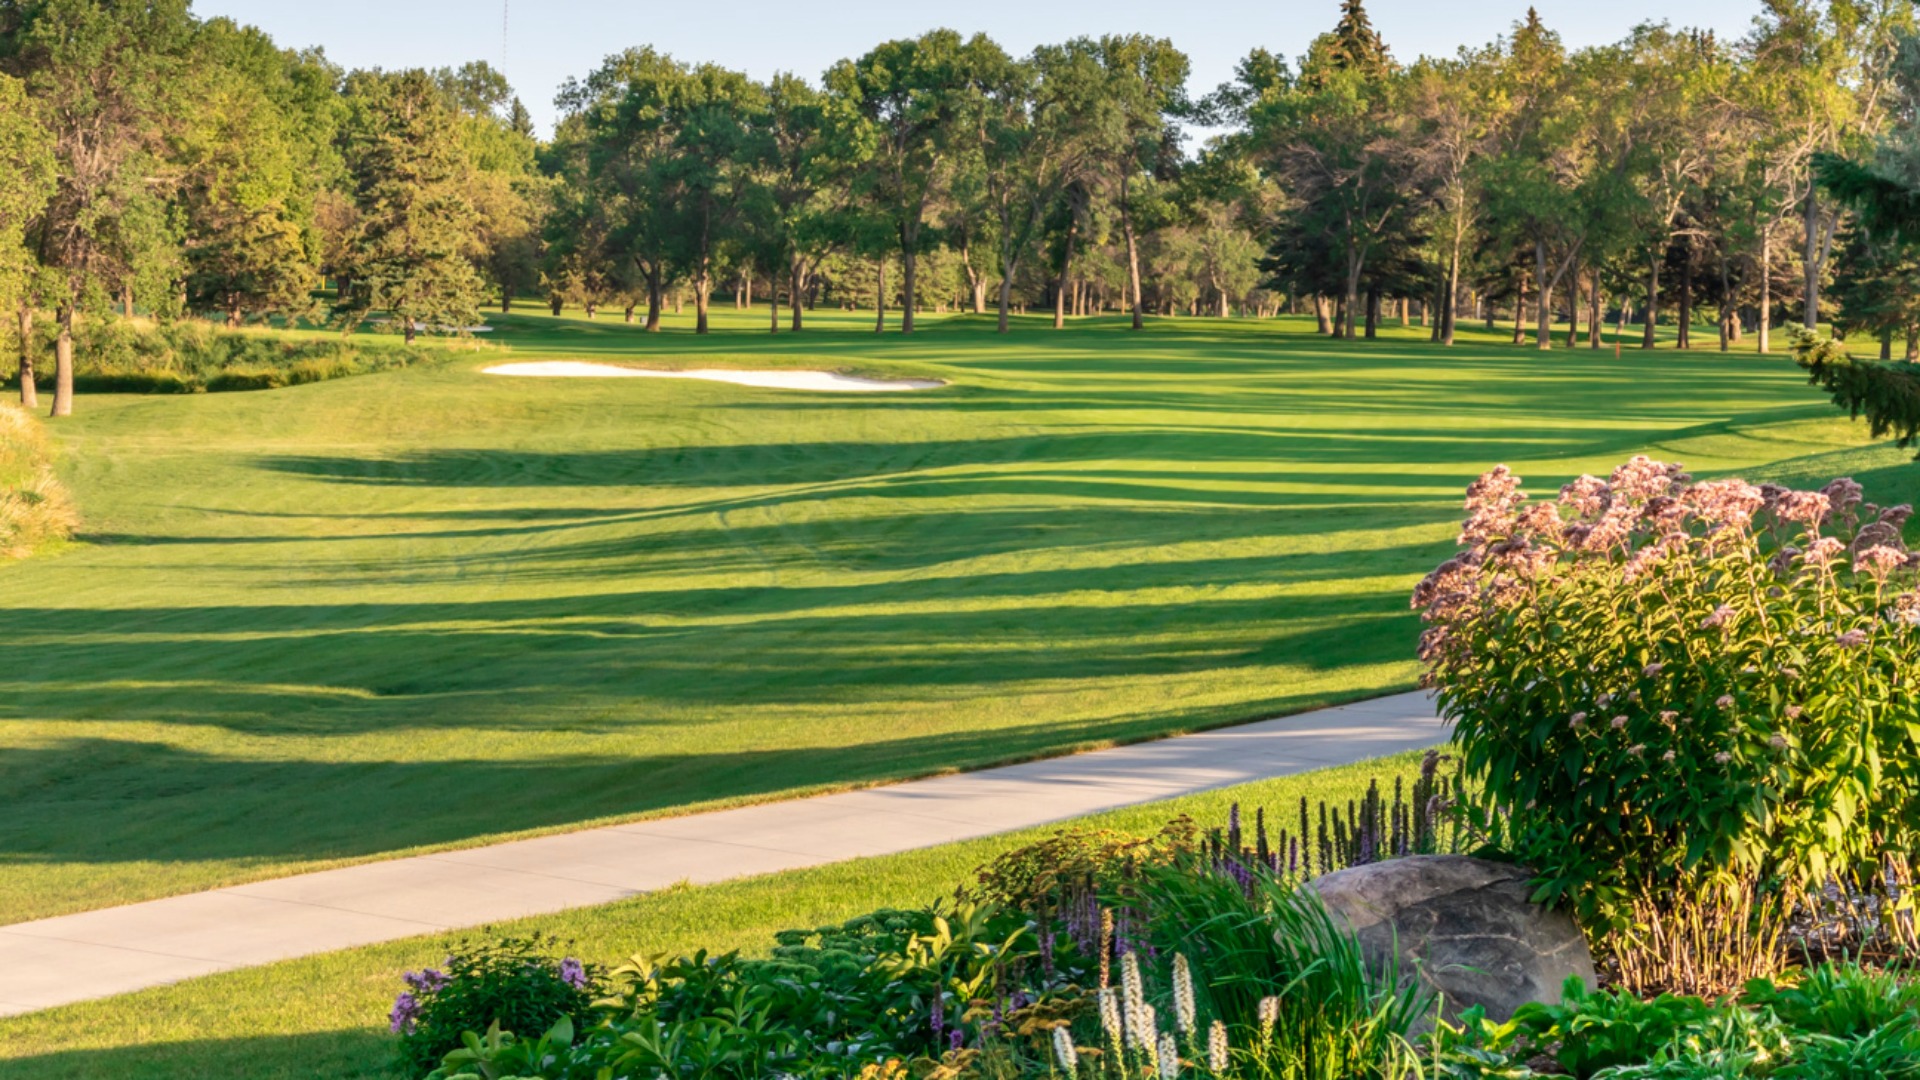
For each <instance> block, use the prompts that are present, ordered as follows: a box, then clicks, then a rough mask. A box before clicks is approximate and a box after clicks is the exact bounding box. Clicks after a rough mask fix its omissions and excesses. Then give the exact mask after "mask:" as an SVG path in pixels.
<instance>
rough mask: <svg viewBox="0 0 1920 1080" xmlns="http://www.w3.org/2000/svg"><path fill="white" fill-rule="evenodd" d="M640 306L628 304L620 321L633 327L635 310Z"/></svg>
mask: <svg viewBox="0 0 1920 1080" xmlns="http://www.w3.org/2000/svg"><path fill="white" fill-rule="evenodd" d="M639 306H640V305H638V304H628V305H627V307H626V310H625V311H622V312H621V313H620V321H621V322H623V323H626V324H627V325H628V326H632V325H633V312H634V309H636V308H638V307H639Z"/></svg>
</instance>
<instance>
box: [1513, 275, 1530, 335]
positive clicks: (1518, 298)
mask: <svg viewBox="0 0 1920 1080" xmlns="http://www.w3.org/2000/svg"><path fill="white" fill-rule="evenodd" d="M1513 343H1514V344H1515V345H1525V344H1526V343H1527V276H1526V275H1525V274H1522V275H1520V285H1519V288H1517V289H1516V290H1515V291H1514V294H1513Z"/></svg>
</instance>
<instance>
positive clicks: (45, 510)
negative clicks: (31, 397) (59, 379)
mask: <svg viewBox="0 0 1920 1080" xmlns="http://www.w3.org/2000/svg"><path fill="white" fill-rule="evenodd" d="M78 526H79V517H78V515H77V514H76V513H75V512H74V508H73V500H72V499H70V498H68V497H67V490H66V488H65V487H63V486H61V484H60V481H59V480H57V479H55V477H54V475H53V464H52V460H51V454H50V448H49V447H48V445H47V437H46V434H45V433H44V432H43V431H42V430H41V429H40V422H39V421H38V420H36V419H34V418H33V417H32V416H30V415H28V413H27V411H26V410H25V409H22V408H20V407H19V406H17V405H14V404H11V403H8V402H0V559H24V558H26V557H27V556H29V555H31V554H33V553H34V552H35V551H37V550H39V549H41V548H43V547H46V546H47V545H49V544H54V543H58V542H60V541H62V540H65V539H67V538H68V537H70V536H72V535H73V531H74V529H76V528H77V527H78Z"/></svg>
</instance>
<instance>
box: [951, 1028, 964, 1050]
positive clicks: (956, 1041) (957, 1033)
mask: <svg viewBox="0 0 1920 1080" xmlns="http://www.w3.org/2000/svg"><path fill="white" fill-rule="evenodd" d="M964 1041H966V1035H965V1034H964V1033H963V1032H962V1031H961V1030H960V1029H959V1028H954V1029H953V1034H951V1035H948V1036H947V1048H948V1049H949V1050H958V1049H960V1044H961V1043H962V1042H964Z"/></svg>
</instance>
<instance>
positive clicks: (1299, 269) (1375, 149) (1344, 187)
mask: <svg viewBox="0 0 1920 1080" xmlns="http://www.w3.org/2000/svg"><path fill="white" fill-rule="evenodd" d="M1358 10H1359V9H1358V5H1355V6H1354V8H1353V11H1354V12H1358ZM1361 16H1362V17H1361V18H1360V19H1358V20H1356V22H1354V23H1352V24H1349V23H1347V22H1346V21H1345V20H1343V24H1342V25H1343V26H1344V27H1345V28H1346V30H1347V32H1349V33H1358V34H1359V35H1360V38H1361V40H1359V41H1346V40H1343V39H1342V37H1341V36H1340V34H1339V33H1338V32H1336V33H1332V34H1324V35H1322V36H1321V37H1320V38H1318V39H1316V40H1315V42H1314V44H1313V47H1312V48H1311V49H1310V50H1309V52H1308V55H1307V59H1306V61H1305V62H1304V63H1303V65H1302V67H1301V73H1300V77H1299V78H1298V79H1297V80H1295V81H1294V82H1293V84H1292V85H1291V86H1290V87H1288V88H1287V89H1286V91H1285V92H1283V93H1272V94H1269V95H1267V96H1266V98H1265V100H1263V101H1262V102H1260V103H1259V104H1258V105H1256V106H1254V108H1253V109H1252V111H1251V113H1250V115H1249V125H1250V128H1251V131H1250V134H1249V139H1250V140H1251V141H1252V143H1253V146H1254V148H1255V150H1254V152H1255V154H1256V155H1257V156H1258V160H1260V161H1261V163H1262V165H1263V167H1264V168H1265V169H1266V170H1267V171H1268V173H1269V174H1270V175H1272V176H1273V177H1275V178H1276V179H1277V180H1278V181H1279V182H1280V184H1281V186H1282V187H1283V188H1284V189H1285V190H1286V191H1287V193H1288V195H1289V197H1290V198H1291V199H1292V200H1293V202H1294V205H1295V210H1294V217H1295V227H1296V228H1297V229H1299V230H1301V231H1302V232H1304V233H1305V234H1308V235H1300V234H1296V235H1295V236H1294V237H1293V238H1291V239H1289V238H1287V237H1282V238H1281V239H1280V241H1279V242H1278V243H1277V244H1276V245H1275V248H1274V249H1273V251H1272V255H1273V258H1274V260H1275V261H1274V264H1273V265H1275V266H1276V267H1278V268H1284V269H1285V271H1286V272H1287V273H1288V274H1289V276H1291V277H1293V278H1295V279H1298V280H1302V281H1312V282H1315V283H1317V284H1316V289H1327V290H1328V291H1331V292H1333V293H1334V294H1335V295H1338V296H1340V297H1341V304H1340V307H1339V309H1338V310H1339V318H1338V319H1337V320H1336V322H1335V324H1334V325H1333V327H1332V330H1333V333H1334V335H1335V336H1337V337H1346V338H1351V337H1352V336H1353V322H1354V317H1355V315H1356V313H1358V312H1359V311H1360V303H1361V299H1360V298H1361V288H1360V287H1361V283H1362V281H1363V280H1364V278H1365V276H1366V273H1367V270H1368V268H1369V265H1370V262H1371V260H1373V259H1374V257H1375V256H1376V255H1378V254H1379V253H1380V251H1381V248H1382V246H1383V244H1384V243H1385V242H1386V240H1387V238H1388V237H1389V236H1392V235H1394V234H1395V233H1396V232H1397V231H1399V229H1400V226H1401V225H1402V224H1403V221H1402V219H1403V218H1405V217H1406V216H1407V215H1409V214H1410V213H1411V212H1412V208H1413V207H1414V205H1415V202H1414V200H1413V199H1412V198H1411V195H1412V193H1413V181H1414V172H1413V167H1414V164H1415V162H1414V159H1413V155H1412V143H1411V142H1410V141H1409V140H1408V139H1406V138H1405V137H1404V134H1403V132H1402V131H1401V130H1399V129H1400V126H1401V124H1402V116H1403V113H1402V111H1401V108H1400V106H1399V104H1398V101H1397V97H1398V92H1399V87H1400V83H1399V81H1398V80H1397V78H1396V77H1395V76H1394V74H1393V73H1392V72H1391V71H1390V70H1389V69H1388V68H1387V67H1386V66H1385V64H1386V63H1387V61H1386V59H1385V54H1384V52H1376V51H1375V49H1374V48H1373V46H1374V45H1377V44H1378V42H1377V39H1374V40H1373V41H1372V44H1371V45H1370V44H1368V41H1367V35H1369V34H1371V29H1370V28H1368V27H1366V26H1365V22H1364V13H1361ZM1315 231H1324V232H1326V233H1327V234H1328V236H1327V240H1328V241H1329V242H1328V243H1321V242H1319V240H1318V239H1317V238H1315V237H1313V236H1312V235H1310V234H1311V233H1313V232H1315ZM1315 255H1320V256H1322V257H1324V258H1327V259H1329V260H1331V261H1330V263H1329V264H1327V265H1320V266H1315V265H1311V264H1310V263H1309V262H1308V259H1310V258H1311V257H1313V256H1315Z"/></svg>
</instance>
